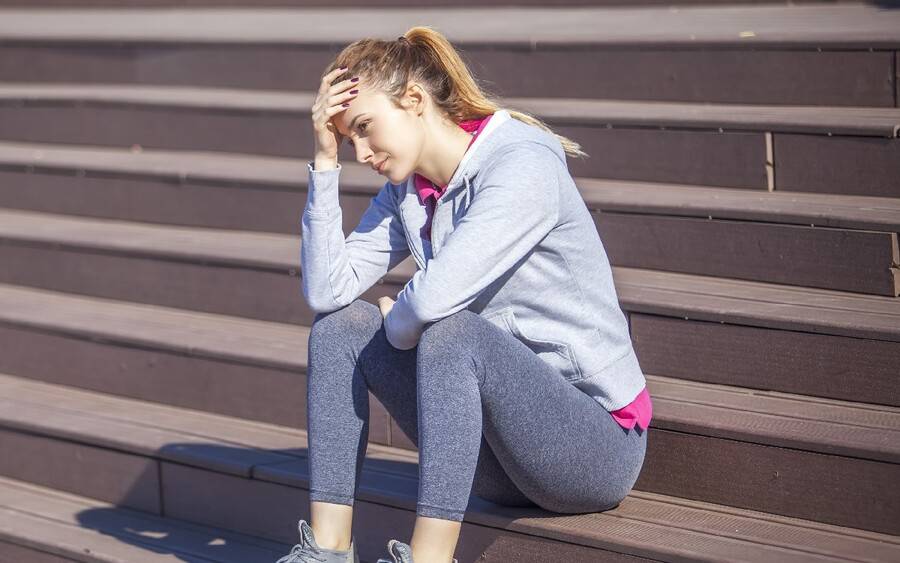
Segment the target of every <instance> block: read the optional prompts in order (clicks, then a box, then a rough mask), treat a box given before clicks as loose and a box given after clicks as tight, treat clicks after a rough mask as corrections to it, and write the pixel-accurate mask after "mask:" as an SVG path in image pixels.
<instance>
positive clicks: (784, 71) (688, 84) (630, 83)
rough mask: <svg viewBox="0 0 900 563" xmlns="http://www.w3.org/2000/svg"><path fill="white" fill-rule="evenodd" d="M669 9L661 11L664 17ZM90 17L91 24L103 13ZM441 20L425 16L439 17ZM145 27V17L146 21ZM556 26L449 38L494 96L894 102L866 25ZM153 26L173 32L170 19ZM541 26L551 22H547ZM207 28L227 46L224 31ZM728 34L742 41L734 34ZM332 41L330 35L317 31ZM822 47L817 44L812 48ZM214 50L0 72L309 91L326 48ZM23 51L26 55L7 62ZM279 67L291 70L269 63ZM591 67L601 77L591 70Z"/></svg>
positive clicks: (887, 63)
mask: <svg viewBox="0 0 900 563" xmlns="http://www.w3.org/2000/svg"><path fill="white" fill-rule="evenodd" d="M517 12H518V11H517ZM671 16H672V14H669V13H667V14H665V17H664V18H662V20H663V21H668V19H669V18H670V17H671ZM148 17H149V16H148ZM504 17H506V18H508V17H509V15H508V14H504ZM5 19H8V20H12V18H5ZM94 19H95V20H96V21H97V23H99V22H100V21H101V19H102V18H94ZM539 19H540V18H535V21H539ZM579 19H581V18H579ZM185 20H187V18H186V19H185ZM309 20H310V18H305V21H304V22H303V23H299V24H298V25H296V26H295V27H294V28H292V29H291V32H290V33H291V37H290V39H289V41H288V42H290V41H292V40H294V39H296V38H297V37H301V36H303V37H304V41H305V42H309V39H307V38H306V37H305V36H304V35H303V34H304V33H305V32H303V31H301V29H302V28H304V27H306V25H307V24H308V22H309ZM439 20H440V18H438V19H436V20H434V21H435V23H436V24H437V25H440V24H439V23H438V22H439ZM92 21H93V20H92ZM179 21H181V20H179ZM772 21H776V20H772ZM581 23H582V24H583V23H584V22H581ZM198 25H199V24H198ZM211 25H212V24H211V23H209V22H204V23H203V25H202V26H201V27H202V28H203V29H204V30H206V32H207V33H211V32H212V30H211V27H210V26H211ZM268 27H269V26H261V27H260V29H262V28H268ZM327 27H328V26H327V25H326V28H327ZM351 27H352V26H351ZM578 27H579V28H580V27H581V26H578ZM151 28H152V26H151V24H150V23H147V24H146V27H145V29H144V32H146V31H147V30H148V29H151ZM562 28H564V29H567V30H569V31H570V33H568V34H567V35H566V36H565V37H563V38H562V41H560V42H559V43H558V44H556V45H553V44H551V43H550V42H548V41H545V42H544V43H543V44H536V43H535V39H534V38H528V39H525V41H524V42H522V43H521V44H519V45H516V44H515V43H505V44H503V43H502V42H500V41H499V39H493V40H492V41H491V42H488V43H487V44H485V42H484V41H483V37H484V36H483V35H479V36H478V38H477V41H476V42H474V43H472V44H469V45H465V44H466V43H467V42H466V41H459V38H456V39H455V40H454V43H455V44H457V45H460V46H464V47H463V49H464V52H463V53H462V55H463V59H464V62H466V63H467V65H468V66H469V68H470V69H471V70H472V71H473V72H474V73H475V75H476V76H480V77H490V82H491V83H492V86H493V90H494V91H495V92H496V93H498V94H499V95H501V96H503V97H505V96H506V95H512V94H515V95H516V96H524V97H533V98H534V97H545V98H551V97H565V98H606V99H630V100H645V101H653V100H665V101H684V102H714V103H748V104H776V105H777V104H792V105H828V106H870V107H894V90H893V89H894V78H893V70H892V69H893V66H892V65H893V61H892V57H893V55H892V52H891V51H872V52H870V51H868V49H870V48H873V44H875V43H877V41H876V40H875V39H874V38H872V36H871V35H869V34H868V33H859V34H858V35H857V37H856V38H857V39H860V38H863V37H864V38H865V39H866V40H868V44H865V45H863V46H862V47H861V48H860V49H859V50H840V49H839V50H833V51H831V50H826V49H825V48H824V46H822V45H821V43H816V44H806V45H802V44H801V45H799V48H798V45H796V44H794V45H790V46H788V47H787V48H784V49H779V48H773V49H758V47H756V49H753V48H752V47H751V46H749V45H748V44H747V41H746V40H743V41H744V44H745V45H743V46H736V47H734V48H723V47H721V46H714V47H706V48H705V49H704V47H703V46H702V45H701V44H699V42H698V41H697V40H693V41H689V43H690V44H688V45H674V46H668V45H662V46H658V45H652V44H650V45H646V44H645V45H639V46H633V47H632V46H628V45H624V44H619V45H616V44H612V45H608V46H595V45H580V44H578V43H577V42H575V41H574V38H573V37H572V33H571V30H572V27H571V26H569V25H568V24H567V25H564V26H562ZM110 29H112V28H107V30H110ZM163 29H166V30H167V31H168V32H170V33H172V31H173V30H171V29H170V26H163ZM506 29H509V30H515V29H516V28H515V27H508V28H506ZM545 29H550V27H549V24H546V22H545ZM342 31H343V30H342ZM444 31H445V32H447V31H448V30H447V29H446V28H445V29H444ZM500 31H501V30H500V29H492V30H491V32H490V33H491V35H492V36H496V34H497V33H498V32H500ZM591 32H592V33H591V37H592V38H593V39H602V38H603V35H602V33H601V32H600V31H599V30H598V29H596V28H595V29H592V30H591ZM364 33H367V32H364ZM465 33H466V34H470V33H472V30H471V29H467V30H466V31H465ZM298 34H300V35H298ZM520 38H521V35H520ZM216 39H217V40H218V41H219V42H223V43H226V46H227V43H228V41H227V38H226V37H224V36H223V35H219V36H217V37H216ZM271 39H272V35H271V33H269V34H268V40H269V41H271ZM734 39H735V40H739V41H740V40H741V39H740V38H739V36H737V35H735V37H734ZM91 40H92V41H96V37H91ZM337 40H339V39H337V38H336V37H335V36H334V35H332V36H330V37H328V39H327V41H328V42H332V41H337ZM352 40H354V39H351V40H350V41H352ZM32 41H33V40H32ZM864 41H865V40H864ZM820 46H822V50H818V49H819V47H820ZM886 47H889V48H895V47H896V45H891V46H887V45H886ZM123 49H124V52H123ZM222 49H223V47H222V46H221V45H214V44H210V43H205V42H200V43H194V44H186V43H178V42H177V41H172V40H170V41H169V42H168V44H157V45H142V44H140V43H131V44H129V45H127V46H126V47H120V46H118V45H117V44H115V43H107V44H106V45H102V44H101V45H99V46H98V45H89V44H88V43H78V42H70V43H69V44H66V45H64V46H62V45H60V46H57V45H53V44H50V43H49V42H48V38H47V37H46V34H45V35H44V36H43V37H41V38H40V39H39V42H34V43H33V44H30V45H11V46H8V47H5V48H4V49H3V50H0V81H5V82H42V83H54V84H60V83H72V82H78V81H79V80H80V79H82V78H83V77H84V76H94V77H96V79H97V81H99V82H105V83H133V84H138V83H143V84H161V85H162V84H165V85H172V86H176V85H177V86H205V87H218V88H235V89H237V88H251V89H272V90H290V91H304V90H305V91H308V90H309V89H310V77H312V76H319V75H320V74H321V70H322V69H323V68H324V67H325V66H326V65H327V64H328V63H329V62H330V61H331V58H332V55H331V54H330V52H329V51H328V50H327V49H321V48H319V47H317V46H315V45H313V46H312V47H311V48H310V47H308V46H303V45H300V46H296V45H288V46H283V45H269V44H266V41H265V40H264V41H262V42H260V43H255V44H244V45H241V48H234V49H229V50H228V53H227V54H228V56H223V55H222V54H223V51H222ZM757 49H758V50H757ZM573 53H583V55H581V56H579V55H574V56H573ZM22 60H27V61H30V63H31V64H28V65H21V64H18V63H17V61H22ZM285 67H289V68H295V69H297V72H295V73H279V72H277V69H280V68H285ZM598 76H602V77H604V79H603V80H597V78H596V77H598ZM723 77H727V79H726V80H723ZM760 77H764V78H765V79H764V80H761V79H760Z"/></svg>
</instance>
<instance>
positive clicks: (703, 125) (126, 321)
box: [0, 0, 900, 563]
mask: <svg viewBox="0 0 900 563" xmlns="http://www.w3.org/2000/svg"><path fill="white" fill-rule="evenodd" d="M642 3H643V4H654V3H655V2H652V1H649V2H648V1H646V0H643V1H642ZM701 3H702V2H701ZM24 4H25V3H23V2H16V1H15V0H0V6H2V7H0V41H2V44H0V389H2V393H0V405H2V406H0V452H2V453H0V562H3V563H5V562H7V561H9V562H15V563H60V562H64V561H65V562H68V561H81V562H101V561H102V562H107V561H129V562H135V563H144V562H151V561H157V560H159V561H164V560H165V561H171V560H184V561H221V562H235V563H236V562H241V563H256V562H263V563H265V562H274V561H275V559H277V558H278V557H280V556H281V555H283V554H284V553H286V552H287V551H288V549H289V547H290V545H292V544H294V543H296V541H297V535H296V534H297V533H296V521H297V519H298V518H301V517H308V514H307V511H308V495H307V491H308V471H307V464H306V444H307V442H306V440H307V435H306V431H305V425H306V411H305V407H306V396H305V390H306V380H305V372H306V360H307V348H306V345H307V338H308V335H309V326H310V324H311V322H312V317H313V314H312V312H311V311H310V310H309V309H308V307H307V306H306V304H305V302H304V300H303V297H302V294H301V292H300V276H301V275H302V272H301V271H300V269H299V268H300V266H299V252H300V240H299V232H300V229H299V218H300V214H301V212H302V210H303V206H304V203H305V200H306V188H307V186H306V180H307V172H306V162H307V161H308V160H310V159H311V157H312V150H313V144H312V143H313V139H312V135H311V124H310V121H309V107H310V105H311V103H312V100H313V94H314V92H312V89H313V88H314V87H315V86H316V81H317V79H318V77H319V76H320V73H321V70H322V69H323V68H324V66H325V65H326V64H327V63H328V62H329V61H330V59H331V57H333V55H334V54H335V53H336V51H337V50H338V49H339V48H340V46H341V45H342V44H345V43H348V42H350V41H353V40H355V39H357V38H360V37H364V36H367V35H372V34H375V33H376V32H377V34H378V35H379V36H380V35H384V36H385V37H386V38H390V37H396V36H397V35H398V34H400V33H402V32H403V31H405V28H399V27H397V25H396V24H395V23H394V22H392V21H391V19H390V18H389V17H387V16H385V13H386V10H385V9H383V8H386V7H387V6H395V7H401V8H404V9H407V10H410V11H411V13H419V12H415V10H413V9H412V8H411V7H410V4H409V3H405V2H397V3H393V4H392V3H390V2H382V3H380V4H379V3H376V4H366V6H367V7H368V8H371V9H372V10H371V11H372V15H371V17H369V18H359V19H355V18H354V19H349V20H347V21H344V22H342V23H341V24H340V25H335V24H334V21H335V19H336V18H337V17H338V16H339V15H340V14H343V13H346V12H343V11H340V10H338V9H336V8H337V7H339V6H347V5H357V6H358V4H355V3H354V2H350V1H347V2H344V3H342V4H335V3H327V5H325V4H321V5H320V8H319V9H317V10H313V11H307V10H305V9H302V8H301V7H300V5H301V3H300V2H297V1H293V0H284V1H283V2H279V1H278V0H270V1H269V2H267V3H266V4H265V6H268V7H276V6H281V7H283V8H287V9H280V10H270V9H263V8H262V7H261V6H263V4H256V3H249V2H246V0H243V2H242V1H241V0H234V1H228V0H221V1H215V0H202V1H200V0H197V1H194V2H189V1H187V2H179V1H177V0H142V1H140V2H137V1H135V2H129V5H130V6H133V7H131V8H128V9H121V10H117V9H111V8H101V7H100V6H103V5H104V1H103V0H71V1H63V0H55V1H54V0H41V2H40V6H43V8H35V6H38V5H39V4H38V3H37V2H28V3H27V4H28V6H30V8H24V7H21V6H23V5H24ZM251 4H252V6H254V7H256V8H257V9H256V10H254V11H246V10H244V11H241V10H237V9H231V8H232V7H240V6H243V7H247V6H248V5H251ZM479 4H480V5H481V3H479ZM492 4H493V5H494V6H503V5H504V3H503V2H499V1H497V2H492ZM516 4H518V5H519V7H517V8H515V9H514V10H510V9H509V8H504V9H502V11H499V12H496V13H494V14H492V15H493V18H492V17H481V18H478V20H477V22H478V24H479V25H483V26H484V27H483V28H481V29H475V30H474V32H473V30H472V25H473V24H472V23H471V22H467V23H466V24H465V25H466V27H458V26H459V25H460V24H459V23H458V22H459V21H460V20H458V19H453V18H451V17H450V15H451V13H452V11H453V9H454V8H451V7H447V8H444V9H442V10H435V11H433V12H429V14H430V16H429V18H428V20H427V21H422V22H421V23H428V24H430V25H434V26H435V27H436V28H438V29H439V30H441V31H443V32H445V33H447V35H448V37H449V38H450V39H451V40H452V41H454V43H455V44H457V45H458V46H459V47H460V49H461V50H462V51H463V54H464V56H465V57H466V58H467V60H469V61H470V62H471V64H472V68H473V70H474V71H475V72H476V74H477V76H478V77H479V78H481V79H483V80H484V81H485V82H487V83H489V84H490V85H492V86H494V87H496V89H497V90H498V91H499V92H500V93H502V94H503V95H504V96H505V98H504V99H505V101H506V102H507V103H506V105H507V106H508V107H510V108H515V109H521V110H524V111H527V112H530V113H533V114H535V115H538V116H539V117H541V118H542V119H544V120H545V121H547V122H548V123H549V124H550V125H551V126H552V127H553V128H554V130H556V131H557V132H559V133H561V134H564V135H566V136H569V137H571V138H573V139H575V140H577V141H579V142H580V143H582V145H583V147H584V150H585V151H586V152H588V153H589V154H590V155H591V158H589V159H587V160H584V161H573V160H571V159H570V161H569V165H570V170H571V171H572V173H573V176H575V178H576V183H577V184H578V186H579V189H580V190H581V192H582V194H583V196H584V200H585V203H586V204H587V206H588V208H589V209H590V210H591V211H592V213H593V215H594V217H595V222H596V225H597V229H598V232H599V233H600V235H601V239H602V240H603V242H604V247H605V248H606V250H607V252H608V255H609V257H610V260H611V262H612V264H613V266H614V269H613V273H614V278H615V281H616V287H617V291H618V294H619V297H620V302H621V304H622V307H623V310H624V311H625V312H626V314H627V316H628V320H629V326H630V330H631V334H632V339H633V342H634V345H635V350H636V352H637V354H638V357H639V359H640V362H641V366H642V368H643V369H644V371H645V373H646V374H647V380H648V386H649V389H650V393H651V396H652V397H653V404H654V420H653V422H652V427H651V429H650V434H649V442H648V451H647V457H646V461H645V464H644V468H643V470H642V473H641V475H640V478H639V479H638V482H637V483H636V485H635V489H634V491H633V492H632V493H631V494H630V495H629V496H628V497H627V498H626V499H625V501H623V502H622V503H621V504H620V505H619V506H618V507H617V508H615V509H613V510H610V511H606V512H603V513H596V514H582V515H556V514H553V513H549V512H546V511H542V510H536V509H535V510H530V509H510V508H504V507H499V506H497V505H494V504H492V503H489V502H487V501H483V500H481V499H479V498H477V497H473V499H472V502H471V503H470V506H469V511H468V512H467V514H466V519H465V523H464V525H463V529H462V535H461V538H460V542H459V546H458V549H457V557H458V558H459V561H460V563H463V562H472V561H476V560H478V561H484V562H497V563H500V562H514V563H517V562H523V563H530V562H543V561H547V554H548V553H550V552H551V550H552V553H555V554H558V553H561V554H562V557H564V558H565V560H566V561H584V562H587V561H634V560H655V561H764V562H766V563H771V562H776V561H777V562H781V561H836V560H837V561H885V562H887V561H897V560H900V378H898V377H897V376H898V372H900V370H898V367H897V366H898V365H900V250H898V247H900V245H898V233H900V182H898V179H900V140H898V132H900V107H898V106H900V86H898V80H900V76H898V73H897V68H898V67H897V57H898V56H900V10H896V9H891V8H890V7H889V6H888V5H887V4H889V3H865V4H864V3H853V2H838V3H815V2H809V3H803V4H800V5H779V4H777V3H774V2H772V3H769V2H760V3H758V5H757V4H750V3H748V4H741V5H738V4H732V3H729V2H715V1H714V0H713V1H710V2H709V4H708V5H691V6H687V4H693V2H683V3H681V2H680V3H679V4H685V6H684V7H681V6H679V7H677V8H676V7H670V6H643V7H641V6H635V5H629V6H623V5H618V6H616V7H606V6H612V5H614V4H617V3H616V2H605V1H598V2H587V1H585V2H581V3H576V2H571V3H568V4H566V5H562V4H560V5H553V7H550V8H547V7H543V8H541V7H523V6H524V5H525V3H521V2H517V3H516ZM550 4H553V3H550ZM619 4H621V3H619ZM105 5H107V6H109V5H110V4H109V3H106V4H105ZM120 5H121V4H120ZM305 5H306V6H307V7H309V6H312V4H305ZM433 5H435V6H438V5H439V4H437V3H435V4H433ZM453 5H454V6H457V7H458V6H460V5H459V4H457V3H453ZM463 5H464V4H463ZM506 5H510V3H506ZM542 5H543V6H546V5H547V3H542ZM88 6H93V8H92V9H90V10H89V9H88V8H87V7H88ZM137 6H143V7H145V8H146V9H140V8H138V7H137ZM163 6H169V7H172V6H176V7H177V6H188V7H186V8H183V9H175V10H172V11H170V10H156V9H150V7H154V8H159V7H163ZM48 7H50V8H51V9H46V8H48ZM210 7H213V8H210ZM321 7H326V8H331V9H324V10H323V9H321ZM588 8H590V9H588ZM466 9H471V8H466ZM486 11H487V12H489V10H486ZM173 14H174V17H173ZM501 15H502V18H503V19H502V21H499V20H498V19H497V18H500V17H501ZM373 21H374V22H376V24H377V25H375V26H373V24H372V22H373ZM573 21H577V22H578V25H577V26H575V25H574V24H573V23H572V22H573ZM455 22H456V23H455ZM478 32H481V33H478ZM501 32H502V35H499V36H498V34H499V33H501ZM485 34H493V35H492V37H493V39H492V40H489V41H488V42H487V44H486V43H485V41H484V39H483V37H484V36H485ZM457 36H458V37H459V39H457ZM473 41H474V42H473ZM341 162H342V163H343V165H344V167H345V169H344V171H343V173H342V176H341V196H340V197H341V205H342V210H343V221H344V229H345V232H347V233H349V232H350V231H351V230H352V229H353V228H354V227H355V226H356V224H357V222H358V220H359V217H360V214H361V213H362V212H363V211H364V210H365V208H366V207H367V205H368V203H369V201H370V199H371V198H372V196H374V195H375V193H376V191H377V190H378V189H379V188H380V187H381V185H382V183H383V178H382V177H381V176H378V175H376V174H374V172H373V171H371V169H369V168H368V167H365V166H361V165H359V164H357V163H355V157H354V154H353V152H352V151H351V150H349V149H348V148H346V147H345V148H344V149H343V152H342V155H341ZM414 268H415V265H414V263H413V262H412V261H411V260H407V261H405V262H404V263H403V264H401V265H399V266H398V267H397V268H395V269H394V270H393V271H392V272H390V273H389V274H388V275H387V276H385V278H384V279H383V280H382V282H381V283H379V284H377V285H375V286H374V287H372V288H371V289H369V290H368V291H367V292H366V293H365V294H364V295H363V296H362V298H363V299H366V300H368V301H371V302H375V300H377V298H378V297H380V296H382V295H390V296H394V295H396V293H397V292H399V291H400V289H401V288H402V286H403V284H404V283H405V282H406V281H407V280H408V279H409V277H410V276H411V275H412V273H413V272H414ZM370 401H371V407H372V408H371V412H372V419H371V424H370V436H369V437H370V443H369V451H368V455H367V458H366V462H365V469H364V472H363V484H362V489H361V493H360V497H359V498H358V499H357V504H356V506H357V508H358V510H357V511H356V517H355V519H354V533H355V534H356V538H357V541H358V545H359V548H360V555H361V558H362V560H363V561H365V562H367V563H373V562H374V561H375V560H376V559H377V558H378V557H381V556H384V554H385V549H384V548H385V544H386V542H387V539H388V538H391V537H400V538H403V537H406V539H408V534H409V533H410V532H411V530H412V523H413V521H414V517H415V501H416V493H417V472H418V466H417V459H418V456H417V452H416V450H415V448H414V447H413V445H412V444H411V442H410V441H409V440H408V439H407V437H406V436H405V435H404V434H403V433H402V432H401V431H400V430H399V428H398V427H397V426H396V424H395V423H394V422H393V421H392V420H391V418H390V417H389V416H388V415H387V412H386V411H385V409H384V407H383V406H382V405H381V404H380V403H379V402H378V401H377V399H375V397H374V396H371V395H370ZM404 534H407V536H404Z"/></svg>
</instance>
